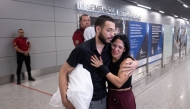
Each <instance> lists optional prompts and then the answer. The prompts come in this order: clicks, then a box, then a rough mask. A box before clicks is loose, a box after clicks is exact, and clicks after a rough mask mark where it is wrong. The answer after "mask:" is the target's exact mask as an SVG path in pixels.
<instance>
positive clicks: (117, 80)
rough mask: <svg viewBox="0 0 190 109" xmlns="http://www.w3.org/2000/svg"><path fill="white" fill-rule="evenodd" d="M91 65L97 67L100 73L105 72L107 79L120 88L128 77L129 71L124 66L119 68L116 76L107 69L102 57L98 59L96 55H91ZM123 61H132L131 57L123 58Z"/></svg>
mask: <svg viewBox="0 0 190 109" xmlns="http://www.w3.org/2000/svg"><path fill="white" fill-rule="evenodd" d="M91 61H92V63H91V65H92V66H94V67H96V68H98V69H99V70H100V71H101V72H102V73H104V74H105V76H106V77H107V79H108V80H109V81H110V82H112V83H113V84H114V85H115V86H116V87H117V88H120V87H121V86H122V85H123V84H124V83H125V82H126V81H127V80H128V79H129V77H130V74H131V73H130V71H129V72H128V70H126V68H125V67H124V68H120V69H119V71H118V76H116V75H114V74H112V73H111V72H110V71H109V69H108V68H107V67H106V66H104V65H103V62H102V59H101V58H100V60H99V59H98V58H97V57H96V56H93V57H92V58H91ZM124 61H125V62H130V61H132V59H131V58H127V59H125V60H124Z"/></svg>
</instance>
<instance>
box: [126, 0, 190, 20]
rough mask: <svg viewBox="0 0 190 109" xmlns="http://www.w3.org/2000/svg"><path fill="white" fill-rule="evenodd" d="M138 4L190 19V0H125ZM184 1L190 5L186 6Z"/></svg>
mask: <svg viewBox="0 0 190 109" xmlns="http://www.w3.org/2000/svg"><path fill="white" fill-rule="evenodd" d="M123 1H127V2H130V3H132V4H134V5H136V3H135V2H137V3H138V4H141V5H145V6H149V7H151V8H152V10H154V11H157V10H161V11H164V12H165V13H164V14H169V15H172V16H173V15H177V16H178V17H179V18H182V17H183V18H186V19H188V20H189V21H190V0H123ZM182 3H185V4H186V5H188V6H189V7H188V8H185V7H184V6H183V4H182Z"/></svg>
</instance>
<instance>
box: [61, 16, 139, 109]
mask: <svg viewBox="0 0 190 109" xmlns="http://www.w3.org/2000/svg"><path fill="white" fill-rule="evenodd" d="M95 31H96V35H95V37H94V38H92V39H90V40H88V41H86V42H84V43H82V44H80V45H78V46H77V47H76V48H75V49H74V50H73V51H72V52H71V54H70V56H69V58H68V59H67V61H66V63H65V64H64V65H63V66H62V68H61V70H60V74H59V88H60V94H61V98H62V103H63V105H64V106H65V107H66V109H74V106H73V105H72V103H71V102H70V101H69V100H68V99H67V96H66V93H67V87H68V78H67V76H68V74H69V73H70V72H71V71H72V70H73V69H74V68H75V67H76V66H77V64H83V67H84V68H85V69H87V70H88V71H89V72H90V74H91V78H92V83H93V89H94V92H93V97H92V100H91V103H90V107H89V109H106V93H107V92H106V84H105V80H106V78H105V75H106V74H103V73H102V72H100V71H99V70H98V69H97V68H95V67H94V66H92V65H91V60H90V59H91V57H92V56H93V55H96V56H97V57H101V59H102V60H103V64H104V65H105V66H108V65H109V64H110V61H111V51H110V50H111V48H110V42H111V40H112V38H113V37H114V31H115V23H114V19H113V18H112V17H110V16H106V15H101V16H99V17H98V18H97V20H96V22H95ZM136 67H137V66H136V63H135V62H131V65H128V64H123V65H122V66H121V68H125V70H134V69H136ZM126 68H127V69H126ZM81 76H82V75H81Z"/></svg>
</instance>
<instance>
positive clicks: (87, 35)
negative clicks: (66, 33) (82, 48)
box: [84, 27, 96, 41]
mask: <svg viewBox="0 0 190 109" xmlns="http://www.w3.org/2000/svg"><path fill="white" fill-rule="evenodd" d="M95 35H96V33H95V28H94V27H87V28H86V29H85V30H84V41H87V40H90V39H92V38H94V37H95Z"/></svg>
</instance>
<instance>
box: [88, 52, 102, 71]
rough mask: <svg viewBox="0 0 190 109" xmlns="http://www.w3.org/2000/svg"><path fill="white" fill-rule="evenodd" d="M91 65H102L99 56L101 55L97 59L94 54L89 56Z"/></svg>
mask: <svg viewBox="0 0 190 109" xmlns="http://www.w3.org/2000/svg"><path fill="white" fill-rule="evenodd" d="M90 60H91V62H92V63H91V65H92V66H94V67H96V68H98V67H100V66H101V65H103V61H102V58H101V56H100V59H98V57H97V56H96V55H94V56H91V59H90Z"/></svg>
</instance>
